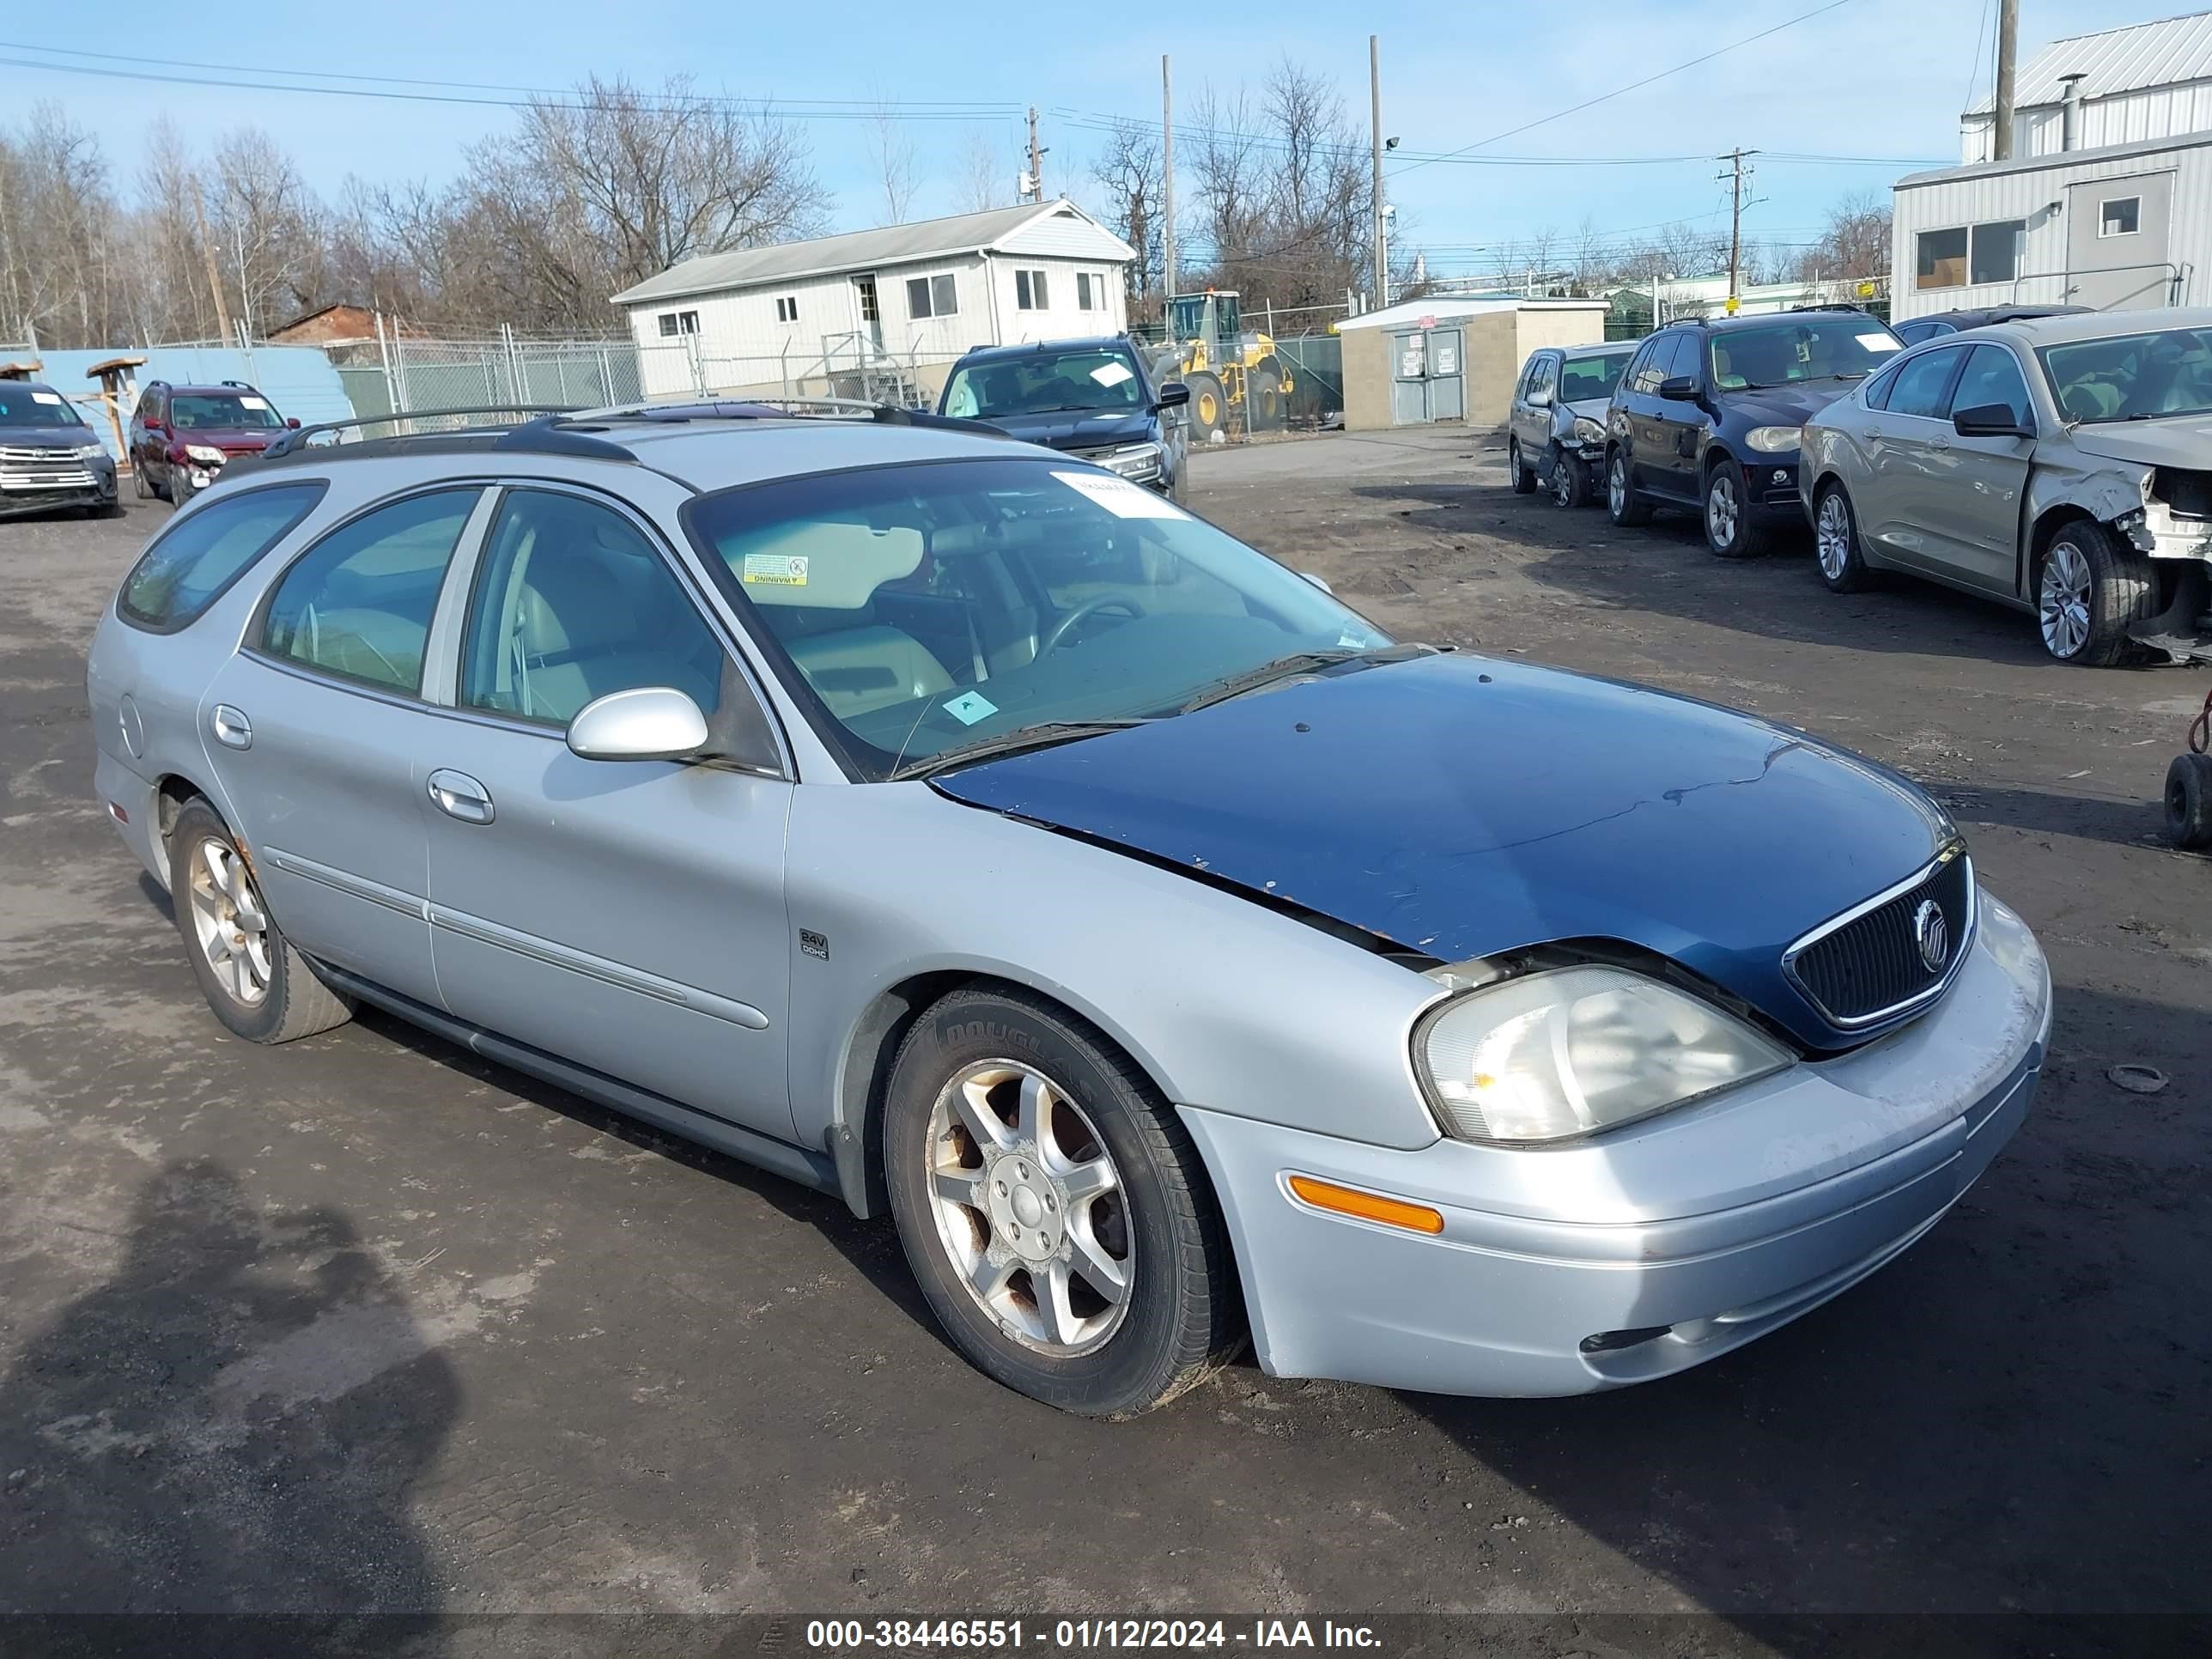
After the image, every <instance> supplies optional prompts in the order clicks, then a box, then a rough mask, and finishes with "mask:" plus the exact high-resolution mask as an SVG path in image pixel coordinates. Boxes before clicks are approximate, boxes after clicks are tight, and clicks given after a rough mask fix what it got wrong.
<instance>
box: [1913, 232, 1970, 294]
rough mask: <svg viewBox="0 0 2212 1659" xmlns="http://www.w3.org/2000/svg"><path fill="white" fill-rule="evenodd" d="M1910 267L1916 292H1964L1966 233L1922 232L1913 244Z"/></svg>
mask: <svg viewBox="0 0 2212 1659" xmlns="http://www.w3.org/2000/svg"><path fill="white" fill-rule="evenodd" d="M1916 248H1917V252H1916V254H1915V257H1914V259H1913V264H1912V285H1913V287H1915V288H1963V287H1965V286H1966V227H1965V226H1963V225H1962V226H1960V228H1958V229H1956V230H1923V231H1922V232H1921V233H1920V234H1919V236H1918V238H1917V240H1916Z"/></svg>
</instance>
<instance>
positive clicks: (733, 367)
mask: <svg viewBox="0 0 2212 1659" xmlns="http://www.w3.org/2000/svg"><path fill="white" fill-rule="evenodd" d="M1135 257H1136V254H1135V252H1134V251H1133V249H1131V248H1130V246H1129V245H1128V244H1127V243H1126V242H1124V241H1123V240H1121V238H1120V237H1118V236H1116V235H1115V234H1114V233H1113V232H1111V231H1110V230H1108V229H1107V228H1105V227H1104V226H1103V225H1101V224H1099V223H1098V222H1097V221H1096V220H1094V219H1092V218H1091V217H1090V216H1088V215H1086V214H1085V213H1084V211H1083V210H1081V209H1079V208H1078V207H1077V206H1075V205H1074V204H1073V203H1071V202H1067V201H1065V200H1062V201H1057V202H1043V203H1030V204H1024V205H1022V206H1020V207H1010V208H994V209H992V210H990V211H988V212H985V213H963V214H959V215H957V216H954V217H951V218H949V219H926V220H922V221H921V222H917V223H914V224H905V225H889V226H885V227H884V228H882V229H880V230H860V231H853V232H850V233H848V234H844V235H842V236H823V237H817V238H816V239H814V240H811V241H805V242H787V243H784V244H783V245H782V246H777V247H763V248H746V249H742V250H740V251H738V252H732V253H710V254H707V255H704V256H702V257H701V258H696V259H687V260H685V261H684V263H683V264H679V265H675V266H672V267H671V268H670V269H669V270H664V271H663V272H661V273H660V275H659V276H653V277H649V278H647V280H646V281H644V282H642V283H638V284H637V285H636V286H635V288H629V289H624V290H623V292H621V293H620V294H617V295H615V296H614V303H615V304H617V305H618V306H620V307H623V311H624V312H625V313H628V316H629V325H630V332H631V335H632V336H633V337H635V340H636V341H637V343H638V347H639V351H638V358H639V364H640V372H641V379H642V381H643V384H644V388H645V393H646V395H647V397H649V398H653V397H670V396H682V395H685V394H688V393H692V392H754V393H756V394H759V395H765V394H766V393H767V392H771V391H775V390H778V389H781V390H782V391H785V392H791V393H794V394H795V393H798V392H809V393H811V392H820V391H824V390H850V389H852V388H853V385H854V381H855V380H865V382H866V384H867V386H868V387H869V388H870V389H871V390H875V389H877V388H878V383H880V382H882V381H884V380H896V381H898V382H900V389H901V390H903V391H905V392H910V393H911V392H929V391H931V390H933V386H934V383H936V382H938V381H941V380H942V379H943V375H944V372H945V368H947V367H948V366H949V365H950V364H951V362H952V360H953V359H954V358H955V357H957V356H959V355H960V353H962V352H963V351H965V350H967V349H969V348H970V347H972V346H979V345H1012V344H1019V343H1023V342H1024V341H1030V340H1052V339H1067V338H1075V337H1082V336H1085V335H1094V334H1118V333H1120V332H1121V331H1122V330H1123V329H1124V328H1126V327H1127V324H1128V309H1127V284H1126V282H1125V279H1124V272H1125V271H1126V270H1127V266H1128V264H1129V262H1130V261H1131V260H1133V258H1135Z"/></svg>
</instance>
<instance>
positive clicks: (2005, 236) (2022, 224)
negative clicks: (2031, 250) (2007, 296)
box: [1967, 219, 2027, 283]
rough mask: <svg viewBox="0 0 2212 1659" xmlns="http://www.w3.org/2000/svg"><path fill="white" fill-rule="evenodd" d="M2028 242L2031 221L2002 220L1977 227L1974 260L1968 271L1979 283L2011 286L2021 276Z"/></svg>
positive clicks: (1975, 230) (1972, 278)
mask: <svg viewBox="0 0 2212 1659" xmlns="http://www.w3.org/2000/svg"><path fill="white" fill-rule="evenodd" d="M2026 241H2027V220H2025V219H1999V220H1996V221H1995V222H1992V223H1990V224H1986V225H1976V226H1975V227H1974V257H1973V259H1972V269H1971V270H1969V271H1968V272H1967V276H1968V277H1969V279H1970V280H1971V281H1973V282H1977V283H2009V282H2015V281H2016V280H2018V278H2019V276H2020V250H2021V245H2022V244H2023V243H2025V242H2026Z"/></svg>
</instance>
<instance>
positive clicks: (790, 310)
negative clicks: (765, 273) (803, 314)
mask: <svg viewBox="0 0 2212 1659" xmlns="http://www.w3.org/2000/svg"><path fill="white" fill-rule="evenodd" d="M775 319H776V321H778V322H779V323H795V322H797V321H798V320H799V296H798V295H796V294H785V295H778V296H777V298H776V302H775Z"/></svg>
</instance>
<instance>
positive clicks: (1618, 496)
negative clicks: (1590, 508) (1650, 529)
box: [1605, 449, 1651, 530]
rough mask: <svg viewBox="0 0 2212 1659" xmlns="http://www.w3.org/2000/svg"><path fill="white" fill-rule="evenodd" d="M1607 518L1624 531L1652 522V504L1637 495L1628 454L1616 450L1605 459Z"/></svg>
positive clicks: (1624, 451) (1622, 450) (1623, 450)
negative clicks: (1631, 479) (1629, 475)
mask: <svg viewBox="0 0 2212 1659" xmlns="http://www.w3.org/2000/svg"><path fill="white" fill-rule="evenodd" d="M1605 516H1606V517H1607V518H1608V519H1610V520H1613V523H1614V524H1615V525H1617V526H1620V528H1621V529H1623V530H1629V529H1632V528H1634V527H1635V526H1638V525H1640V524H1650V522H1651V507H1650V503H1649V502H1648V501H1645V500H1644V497H1642V496H1641V495H1638V494H1637V493H1636V486H1635V484H1633V483H1631V482H1630V480H1629V477H1628V452H1627V451H1626V450H1625V449H1616V450H1614V451H1613V452H1612V453H1610V454H1608V455H1607V457H1606V458H1605Z"/></svg>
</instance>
